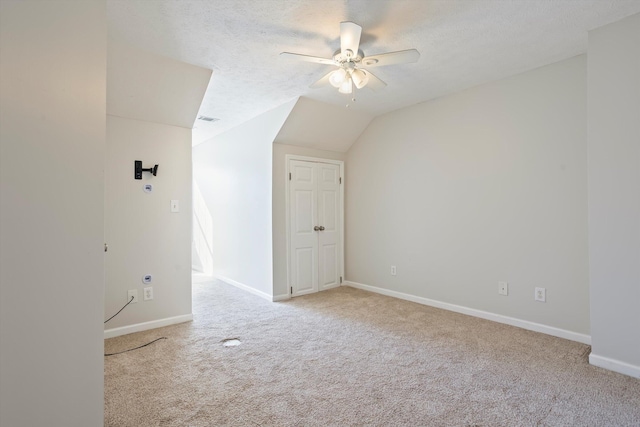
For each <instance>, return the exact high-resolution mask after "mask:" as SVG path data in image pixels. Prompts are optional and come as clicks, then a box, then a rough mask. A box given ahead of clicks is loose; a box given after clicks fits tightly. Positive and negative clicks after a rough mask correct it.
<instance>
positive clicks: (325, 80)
mask: <svg viewBox="0 0 640 427" xmlns="http://www.w3.org/2000/svg"><path fill="white" fill-rule="evenodd" d="M334 71H335V70H331V71H329V72H328V73H327V74H325V75H324V76H323V77H322V78H321V79H320V80H318V81H317V82H315V83H314V84H312V85H311V86H309V87H310V88H312V89H317V88H319V87H322V86H326V85H328V84H329V77H331V74H333V72H334Z"/></svg>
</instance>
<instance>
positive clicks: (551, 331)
mask: <svg viewBox="0 0 640 427" xmlns="http://www.w3.org/2000/svg"><path fill="white" fill-rule="evenodd" d="M344 285H347V286H351V287H353V288H358V289H363V290H365V291H370V292H375V293H377V294H382V295H387V296H390V297H394V298H399V299H403V300H407V301H411V302H417V303H418V304H424V305H428V306H431V307H437V308H442V309H444V310H449V311H455V312H456V313H462V314H466V315H469V316H474V317H479V318H481V319H486V320H492V321H494V322H498V323H504V324H506V325H511V326H517V327H518V328H522V329H527V330H529V331H535V332H541V333H543V334H547V335H552V336H554V337H559V338H564V339H568V340H571V341H577V342H580V343H583V344H591V336H589V335H585V334H580V333H577V332H571V331H567V330H565V329H559V328H554V327H553V326H547V325H542V324H540V323H535V322H529V321H528V320H521V319H516V318H514V317H508V316H503V315H501V314H495V313H490V312H488V311H482V310H476V309H475V308H469V307H464V306H461V305H455V304H450V303H447V302H442V301H436V300H432V299H429V298H423V297H418V296H415V295H411V294H405V293H402V292H397V291H391V290H389V289H384V288H378V287H376V286H369V285H363V284H362V283H356V282H350V281H345V282H344Z"/></svg>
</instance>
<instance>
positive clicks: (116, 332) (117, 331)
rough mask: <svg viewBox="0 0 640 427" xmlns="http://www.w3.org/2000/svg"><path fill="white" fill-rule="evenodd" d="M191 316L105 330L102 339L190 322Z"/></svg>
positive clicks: (186, 315)
mask: <svg viewBox="0 0 640 427" xmlns="http://www.w3.org/2000/svg"><path fill="white" fill-rule="evenodd" d="M192 320H193V314H183V315H182V316H174V317H167V318H165V319H159V320H152V321H150V322H143V323H136V324H134V325H129V326H122V327H120V328H113V329H106V330H105V331H104V338H105V339H107V338H113V337H119V336H120V335H127V334H132V333H134V332H142V331H148V330H149V329H155V328H161V327H163V326H169V325H175V324H176V323H183V322H190V321H192Z"/></svg>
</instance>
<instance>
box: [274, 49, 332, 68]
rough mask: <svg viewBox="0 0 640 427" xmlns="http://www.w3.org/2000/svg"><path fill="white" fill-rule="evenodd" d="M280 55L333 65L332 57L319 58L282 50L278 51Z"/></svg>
mask: <svg viewBox="0 0 640 427" xmlns="http://www.w3.org/2000/svg"><path fill="white" fill-rule="evenodd" d="M280 56H284V57H287V58H292V59H297V60H299V61H306V62H315V63H316V64H325V65H335V62H333V59H327V58H320V57H317V56H311V55H302V54H301V53H291V52H282V53H280Z"/></svg>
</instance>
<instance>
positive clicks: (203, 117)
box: [198, 116, 220, 122]
mask: <svg viewBox="0 0 640 427" xmlns="http://www.w3.org/2000/svg"><path fill="white" fill-rule="evenodd" d="M198 120H202V121H205V122H217V121H218V120H220V119H216V118H214V117H207V116H198Z"/></svg>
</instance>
